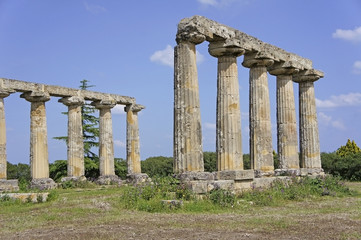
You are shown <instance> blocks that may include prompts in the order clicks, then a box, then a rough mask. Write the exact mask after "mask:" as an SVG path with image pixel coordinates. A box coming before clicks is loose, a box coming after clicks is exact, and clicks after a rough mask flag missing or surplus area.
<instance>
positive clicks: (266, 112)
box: [242, 54, 274, 174]
mask: <svg viewBox="0 0 361 240" xmlns="http://www.w3.org/2000/svg"><path fill="white" fill-rule="evenodd" d="M272 64H273V60H271V59H268V58H266V59H265V58H262V59H256V58H254V56H253V55H249V54H246V55H245V57H244V61H243V63H242V65H243V66H245V67H248V68H250V73H249V99H250V106H249V130H250V157H251V168H252V169H255V170H259V171H260V172H261V173H262V174H272V173H273V170H274V166H273V154H272V152H273V148H272V132H271V114H270V102H269V90H268V79H267V67H268V66H270V65H272Z"/></svg>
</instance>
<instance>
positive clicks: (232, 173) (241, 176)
mask: <svg viewBox="0 0 361 240" xmlns="http://www.w3.org/2000/svg"><path fill="white" fill-rule="evenodd" d="M254 176H255V174H254V170H227V171H219V172H215V179H216V180H248V179H253V178H254Z"/></svg>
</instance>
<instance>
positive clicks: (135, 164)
mask: <svg viewBox="0 0 361 240" xmlns="http://www.w3.org/2000/svg"><path fill="white" fill-rule="evenodd" d="M142 109H144V106H141V105H127V106H126V107H125V108H124V111H125V112H126V113H127V166H128V174H138V173H141V167H140V142H139V126H138V112H139V111H141V110H142Z"/></svg>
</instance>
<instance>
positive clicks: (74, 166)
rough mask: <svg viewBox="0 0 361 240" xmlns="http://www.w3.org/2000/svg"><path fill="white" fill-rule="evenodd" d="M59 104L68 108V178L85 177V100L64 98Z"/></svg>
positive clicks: (75, 97) (76, 97)
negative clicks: (83, 108)
mask: <svg viewBox="0 0 361 240" xmlns="http://www.w3.org/2000/svg"><path fill="white" fill-rule="evenodd" d="M59 102H61V103H63V104H64V105H66V106H68V142H67V144H68V151H67V155H68V177H76V178H78V177H81V176H84V174H85V173H84V143H83V124H82V115H81V107H82V105H83V104H84V99H83V98H82V97H78V96H72V97H64V98H61V99H59Z"/></svg>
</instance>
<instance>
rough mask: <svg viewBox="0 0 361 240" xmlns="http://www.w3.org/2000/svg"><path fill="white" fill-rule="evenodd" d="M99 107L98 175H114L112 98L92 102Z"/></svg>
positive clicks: (114, 103)
mask: <svg viewBox="0 0 361 240" xmlns="http://www.w3.org/2000/svg"><path fill="white" fill-rule="evenodd" d="M92 105H93V106H95V108H97V109H99V170H100V176H114V175H115V171H114V144H113V125H112V114H111V109H112V108H113V107H114V106H115V105H116V102H115V101H114V100H113V99H104V100H100V101H95V102H93V103H92Z"/></svg>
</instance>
